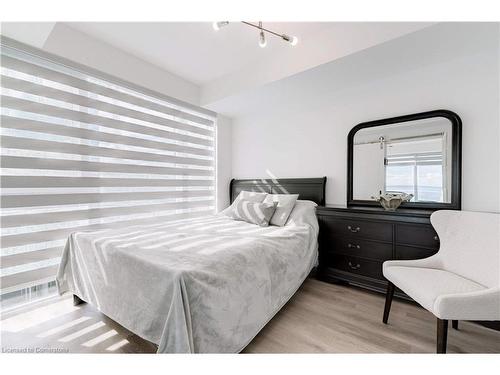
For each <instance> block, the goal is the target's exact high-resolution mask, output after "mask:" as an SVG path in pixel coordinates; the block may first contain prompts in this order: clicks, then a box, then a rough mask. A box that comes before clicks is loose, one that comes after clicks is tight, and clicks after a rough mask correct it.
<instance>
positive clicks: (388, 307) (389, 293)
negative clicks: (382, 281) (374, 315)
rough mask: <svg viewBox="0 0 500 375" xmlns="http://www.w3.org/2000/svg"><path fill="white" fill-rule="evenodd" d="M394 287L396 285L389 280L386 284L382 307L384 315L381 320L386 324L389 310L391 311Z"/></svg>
mask: <svg viewBox="0 0 500 375" xmlns="http://www.w3.org/2000/svg"><path fill="white" fill-rule="evenodd" d="M394 289H396V287H395V286H394V284H393V283H391V282H390V281H389V282H388V284H387V292H386V294H385V307H384V317H383V318H382V321H383V322H384V324H387V320H388V319H389V312H390V311H391V304H392V297H394Z"/></svg>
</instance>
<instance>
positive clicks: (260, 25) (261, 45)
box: [259, 22, 267, 48]
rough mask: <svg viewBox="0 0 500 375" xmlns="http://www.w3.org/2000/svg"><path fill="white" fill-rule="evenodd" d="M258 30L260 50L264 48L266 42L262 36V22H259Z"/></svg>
mask: <svg viewBox="0 0 500 375" xmlns="http://www.w3.org/2000/svg"><path fill="white" fill-rule="evenodd" d="M259 29H260V33H259V46H260V47H261V48H264V47H265V46H266V45H267V40H266V36H265V35H264V30H262V22H259Z"/></svg>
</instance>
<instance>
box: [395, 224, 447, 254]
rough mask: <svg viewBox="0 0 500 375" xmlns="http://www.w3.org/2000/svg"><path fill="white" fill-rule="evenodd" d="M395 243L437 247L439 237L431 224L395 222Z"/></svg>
mask: <svg viewBox="0 0 500 375" xmlns="http://www.w3.org/2000/svg"><path fill="white" fill-rule="evenodd" d="M396 243H397V244H404V245H413V246H421V247H427V248H431V249H438V248H439V237H438V235H437V233H436V231H435V230H434V228H433V227H432V226H431V225H411V224H397V225H396Z"/></svg>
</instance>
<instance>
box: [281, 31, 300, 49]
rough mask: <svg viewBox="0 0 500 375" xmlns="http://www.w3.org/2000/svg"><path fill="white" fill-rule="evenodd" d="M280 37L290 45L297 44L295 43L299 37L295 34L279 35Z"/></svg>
mask: <svg viewBox="0 0 500 375" xmlns="http://www.w3.org/2000/svg"><path fill="white" fill-rule="evenodd" d="M281 39H283V40H284V41H286V42H288V43H290V44H291V45H292V46H295V45H297V43H298V42H299V39H298V38H297V37H296V36H290V35H286V34H283V35H281Z"/></svg>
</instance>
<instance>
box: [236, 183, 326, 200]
mask: <svg viewBox="0 0 500 375" xmlns="http://www.w3.org/2000/svg"><path fill="white" fill-rule="evenodd" d="M325 185H326V177H319V178H277V179H259V178H255V179H246V180H236V179H232V180H231V184H230V187H229V194H230V195H229V199H230V201H231V203H233V200H234V199H235V198H236V197H237V196H238V194H239V193H240V191H242V190H245V191H259V192H263V193H268V194H299V199H303V200H309V201H313V202H316V203H317V204H318V205H320V206H324V205H325Z"/></svg>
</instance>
